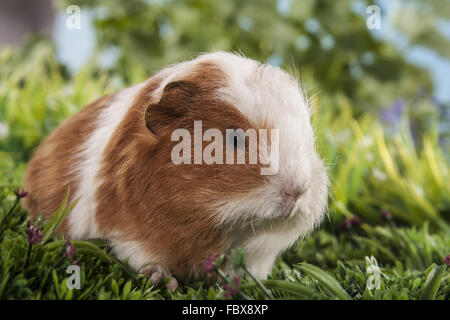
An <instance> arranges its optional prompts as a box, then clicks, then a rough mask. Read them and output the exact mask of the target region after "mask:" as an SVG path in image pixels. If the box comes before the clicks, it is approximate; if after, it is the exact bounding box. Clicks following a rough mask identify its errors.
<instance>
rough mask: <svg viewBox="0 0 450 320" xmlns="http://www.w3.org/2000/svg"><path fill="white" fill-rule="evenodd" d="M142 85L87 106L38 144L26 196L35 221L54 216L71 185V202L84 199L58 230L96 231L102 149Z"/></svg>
mask: <svg viewBox="0 0 450 320" xmlns="http://www.w3.org/2000/svg"><path fill="white" fill-rule="evenodd" d="M139 89H140V86H134V87H130V88H127V89H124V90H122V91H119V92H117V93H115V94H111V95H107V96H104V97H102V98H99V99H97V100H95V101H94V102H92V103H90V104H88V105H86V106H85V107H84V108H82V109H81V111H80V112H78V113H77V114H75V115H73V116H72V117H70V118H69V119H67V120H66V121H64V122H63V123H62V124H61V125H59V127H58V128H56V129H55V130H54V131H53V132H52V133H51V134H50V135H49V136H48V137H47V138H46V139H45V140H44V141H43V142H42V143H41V145H40V146H39V147H38V148H37V149H36V151H35V152H34V154H33V157H32V159H31V161H30V162H29V164H28V167H27V170H26V173H25V181H24V190H25V191H27V192H28V196H27V197H25V198H23V200H22V203H23V205H24V207H25V208H26V209H27V210H28V211H29V214H30V217H31V218H32V220H33V219H34V218H35V217H36V216H37V215H38V214H40V215H41V216H42V217H43V218H44V219H48V218H50V217H51V216H52V214H53V213H54V212H55V211H56V210H57V209H58V208H59V206H60V205H61V203H62V201H63V199H64V196H65V194H66V192H67V190H68V188H69V190H70V195H69V202H72V201H74V200H75V199H77V198H80V200H79V202H78V203H77V205H76V206H75V208H74V209H73V210H72V212H71V214H70V215H69V217H68V219H66V221H64V222H63V224H62V225H61V226H60V228H59V230H58V232H60V233H64V234H67V235H70V236H72V237H74V238H81V237H83V236H89V235H91V236H95V235H93V234H88V233H89V228H90V226H92V225H94V223H93V222H94V221H93V220H92V219H94V215H95V202H94V201H95V192H96V186H95V177H96V175H97V171H98V169H99V168H98V167H99V166H100V161H101V160H102V152H103V149H104V148H105V147H106V144H107V143H108V141H109V138H110V136H111V135H112V133H113V131H114V127H115V126H117V125H118V124H119V123H120V121H121V118H122V117H123V116H124V114H125V113H126V112H127V111H128V108H129V106H131V104H132V101H133V99H134V97H135V94H136V93H137V92H138V90H139ZM71 220H72V221H73V222H72V221H71ZM74 220H76V221H74ZM74 226H75V229H76V230H74Z"/></svg>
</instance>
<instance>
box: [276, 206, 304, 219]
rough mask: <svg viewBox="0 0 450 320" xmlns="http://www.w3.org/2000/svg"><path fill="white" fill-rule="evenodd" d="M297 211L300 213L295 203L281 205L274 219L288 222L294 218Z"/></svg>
mask: <svg viewBox="0 0 450 320" xmlns="http://www.w3.org/2000/svg"><path fill="white" fill-rule="evenodd" d="M296 211H298V210H296V205H295V203H292V204H284V203H281V204H279V205H278V206H277V208H276V209H275V212H274V214H273V217H274V218H275V219H276V220H278V219H280V220H286V219H289V218H290V217H292V216H293V215H294V214H295V212H296Z"/></svg>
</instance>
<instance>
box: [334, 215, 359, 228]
mask: <svg viewBox="0 0 450 320" xmlns="http://www.w3.org/2000/svg"><path fill="white" fill-rule="evenodd" d="M360 225H361V219H359V218H358V217H357V216H354V217H353V218H346V219H345V220H344V221H343V222H342V223H341V224H340V225H339V229H340V230H350V229H352V228H358V227H359V226H360Z"/></svg>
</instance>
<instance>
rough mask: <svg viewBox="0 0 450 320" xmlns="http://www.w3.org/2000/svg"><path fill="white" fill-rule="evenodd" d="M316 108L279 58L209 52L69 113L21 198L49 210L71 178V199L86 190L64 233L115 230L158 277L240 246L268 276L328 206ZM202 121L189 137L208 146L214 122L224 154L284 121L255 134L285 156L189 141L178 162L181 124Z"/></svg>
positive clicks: (189, 129)
mask: <svg viewBox="0 0 450 320" xmlns="http://www.w3.org/2000/svg"><path fill="white" fill-rule="evenodd" d="M310 116H311V110H310V107H309V105H308V100H307V99H306V97H305V95H304V93H303V91H302V88H301V86H300V84H299V82H298V81H297V80H296V79H294V78H293V77H292V76H290V75H289V74H288V73H287V72H285V71H283V70H282V69H280V68H277V67H273V66H268V65H263V64H260V63H258V62H256V61H254V60H251V59H248V58H245V57H242V56H239V55H235V54H231V53H226V52H214V53H208V54H203V55H200V56H199V57H197V58H195V59H193V60H191V61H187V62H182V63H179V64H175V65H173V66H170V67H167V68H165V69H163V70H162V71H160V72H158V73H156V74H155V75H153V76H152V77H150V78H149V79H148V80H146V81H145V82H143V83H141V84H138V85H134V86H131V87H128V88H125V89H123V90H121V91H119V92H117V93H114V94H110V95H107V96H104V97H102V98H99V99H98V100H96V101H94V102H92V103H91V104H89V105H87V106H86V107H84V108H83V109H81V111H80V112H79V113H77V114H75V115H74V116H72V117H71V118H69V119H67V120H66V121H65V122H63V123H62V124H61V125H60V126H59V127H58V128H57V129H56V130H54V131H53V133H52V134H50V135H49V136H48V137H47V138H46V139H45V140H44V141H43V142H42V144H41V145H40V146H39V147H38V148H37V150H36V151H35V152H34V155H33V157H32V159H31V161H30V162H29V164H28V167H27V171H26V174H25V184H24V188H25V190H26V191H27V192H28V197H26V198H24V199H23V201H24V205H25V207H26V208H27V209H28V211H29V213H30V216H31V218H35V217H36V216H37V215H38V214H40V215H42V216H43V218H49V217H50V216H51V215H52V213H54V212H55V211H56V209H57V208H58V207H59V205H60V203H61V202H62V200H63V198H64V195H65V193H66V192H67V190H68V188H69V190H70V201H74V200H75V199H78V198H79V201H78V203H77V204H76V206H75V207H74V208H73V210H72V212H71V213H70V214H69V215H68V217H67V219H66V220H65V221H64V222H63V224H62V225H61V226H60V228H59V230H58V232H59V233H60V234H65V235H66V237H67V238H70V239H88V238H103V239H106V240H108V241H109V242H110V244H111V247H112V248H113V251H114V252H115V254H116V256H117V257H118V258H119V259H123V260H127V261H128V264H129V265H130V267H132V268H133V269H134V270H136V271H140V272H143V273H146V274H148V275H149V276H151V277H152V279H153V280H155V281H157V279H159V278H161V277H162V276H168V275H171V277H175V278H177V279H192V278H196V279H202V278H204V277H205V276H206V274H205V272H204V271H203V268H202V266H203V263H204V261H205V259H206V258H207V257H208V256H210V255H211V254H213V253H214V254H215V253H218V254H222V253H225V254H226V253H228V252H230V250H232V249H233V248H241V249H242V250H243V252H244V253H245V259H246V264H247V267H248V268H249V270H251V271H252V272H253V274H254V275H255V276H256V277H258V278H261V279H263V278H266V277H267V276H268V274H269V273H270V272H271V270H272V267H273V264H274V262H275V259H276V257H277V256H278V255H279V254H280V253H281V252H283V251H284V250H285V249H287V248H288V247H289V246H291V245H292V244H293V243H294V242H295V241H296V240H297V239H299V238H302V237H304V236H305V235H307V234H308V233H309V232H310V231H311V230H313V229H314V228H315V227H316V226H317V225H318V224H319V223H320V222H321V220H322V218H323V216H324V212H325V211H326V206H327V198H328V178H327V172H326V168H325V166H324V164H323V161H322V160H321V159H320V157H319V155H318V154H317V152H316V148H315V137H314V133H313V128H312V125H311V122H310ZM199 123H200V124H201V128H202V132H203V133H204V134H205V135H204V136H203V138H202V137H200V139H201V140H200V141H198V139H197V138H194V139H192V140H191V141H188V142H187V145H188V146H192V145H193V149H195V147H197V146H199V147H200V148H204V149H203V151H205V150H206V148H208V145H209V144H211V143H212V141H213V139H212V138H211V135H210V136H209V138H208V137H207V135H206V133H207V132H208V130H215V131H212V132H214V133H216V134H217V133H223V136H224V137H225V138H224V139H223V141H222V142H223V149H221V148H217V149H215V152H214V155H215V156H218V155H219V154H220V153H221V152H220V151H225V152H228V151H229V150H231V151H233V150H234V151H236V157H237V156H238V155H239V154H240V155H244V157H245V159H247V158H249V157H250V155H251V153H250V150H249V148H247V146H246V142H247V141H250V139H249V138H250V137H249V136H250V135H247V132H250V130H251V129H254V130H256V132H262V130H267V131H270V130H277V136H272V135H270V136H269V135H268V137H267V139H263V138H261V137H260V138H259V140H258V143H257V145H258V148H262V149H264V148H265V146H267V147H268V146H272V145H273V144H274V143H275V138H276V140H277V141H276V144H277V149H276V150H275V151H274V150H272V151H271V153H270V155H269V156H267V157H266V158H265V160H271V159H272V160H276V163H277V164H276V166H272V168H274V170H273V172H272V174H263V169H264V168H268V165H267V161H266V162H265V163H264V164H263V163H261V162H258V161H257V162H256V163H250V161H245V162H244V163H237V162H233V163H228V162H227V163H225V161H220V160H221V159H219V157H216V158H215V161H212V163H211V161H208V163H205V161H202V159H201V155H202V153H201V152H202V151H201V150H200V152H199V151H196V150H194V152H188V151H186V150H182V151H183V153H184V152H186V154H183V155H182V159H184V160H186V161H184V162H183V161H181V163H180V161H174V154H175V156H177V155H180V154H181V152H175V151H174V150H179V144H180V141H181V136H180V135H176V134H174V133H175V132H180V131H179V130H181V132H182V133H188V134H191V135H192V136H193V137H194V136H195V132H194V131H195V130H197V129H198V124H199ZM230 129H233V130H232V131H236V132H237V129H242V131H240V132H241V136H239V134H235V135H234V136H233V137H232V138H231V139H227V136H226V135H227V134H228V132H229V130H230ZM177 130H178V131H177ZM209 132H211V131H209ZM242 132H244V135H242ZM214 137H215V140H214V142H216V140H217V141H218V137H217V136H214ZM274 137H275V138H274ZM193 140H196V143H197V145H194V141H193ZM239 141H240V142H239ZM263 141H265V142H266V144H267V145H263V144H262V143H260V142H263ZM185 142H186V141H185ZM242 142H244V143H242ZM198 144H199V145H198ZM261 146H263V147H261ZM177 147H178V149H177ZM266 151H267V150H266ZM216 152H217V154H215V153H216ZM272 152H273V154H272ZM257 153H261V150H258V151H257ZM275 153H276V154H277V159H274V157H273V155H275ZM198 155H200V161H199V159H198V158H196V156H198ZM227 156H228V154H227ZM233 157H234V154H233ZM175 160H177V159H175ZM203 160H205V159H203ZM241 162H242V161H241Z"/></svg>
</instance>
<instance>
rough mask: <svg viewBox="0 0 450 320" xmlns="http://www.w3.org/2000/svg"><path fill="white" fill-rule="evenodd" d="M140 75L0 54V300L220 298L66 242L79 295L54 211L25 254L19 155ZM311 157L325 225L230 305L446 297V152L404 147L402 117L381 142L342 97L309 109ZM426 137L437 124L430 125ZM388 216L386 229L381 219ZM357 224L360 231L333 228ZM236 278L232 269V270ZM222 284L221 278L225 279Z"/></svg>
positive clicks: (37, 55) (88, 244) (217, 289)
mask: <svg viewBox="0 0 450 320" xmlns="http://www.w3.org/2000/svg"><path fill="white" fill-rule="evenodd" d="M146 76H147V75H145V74H143V73H142V72H141V71H140V70H139V68H136V69H130V70H129V71H128V74H127V80H126V81H125V80H123V78H122V77H121V76H120V75H117V74H115V73H113V72H105V71H103V70H100V69H98V68H96V67H95V66H94V65H87V66H86V67H85V68H84V69H83V70H81V71H80V72H78V73H77V74H75V75H73V76H70V77H69V76H68V75H67V74H66V73H65V72H64V70H61V68H60V67H59V66H58V64H57V62H56V59H55V58H54V55H53V51H52V49H51V47H50V46H49V45H48V44H46V43H43V42H42V43H38V44H37V45H35V46H34V47H33V48H31V49H29V50H27V51H24V52H22V53H20V52H19V53H18V52H15V51H8V50H3V51H1V52H0V122H2V123H6V124H7V125H8V127H9V134H8V135H7V136H5V137H2V138H1V137H0V299H224V291H223V287H224V285H220V284H215V285H212V286H210V285H206V284H204V283H201V282H200V283H182V284H181V285H180V288H179V289H178V290H177V291H175V292H174V293H172V292H170V291H168V290H166V289H162V288H154V287H152V285H151V282H150V280H149V279H147V278H146V277H144V276H143V275H138V274H135V273H134V272H132V271H131V270H130V269H129V268H128V267H127V265H126V262H123V261H118V260H117V259H115V258H114V256H113V255H111V253H110V249H109V248H108V247H107V244H105V243H104V242H102V241H99V240H92V241H74V242H73V244H74V246H75V247H76V249H77V255H76V257H75V258H76V260H77V261H78V263H79V264H80V265H81V275H82V281H81V289H79V290H69V289H67V286H66V279H67V278H68V276H69V275H68V274H67V273H66V268H67V267H68V266H69V265H70V263H71V262H70V261H69V259H68V258H66V257H64V256H63V252H64V251H63V249H64V243H65V241H64V239H59V238H56V237H54V236H53V235H52V230H54V228H55V226H56V225H57V223H60V222H61V220H62V219H63V218H64V215H65V214H70V213H69V211H70V210H68V207H69V204H67V203H63V206H62V207H61V210H60V211H59V212H58V214H57V215H55V219H54V220H52V221H50V222H48V221H41V222H40V227H41V230H42V232H43V233H44V240H43V241H42V242H41V243H39V244H34V245H30V244H29V242H28V240H27V236H26V232H25V229H26V228H27V226H28V219H27V214H26V212H25V211H24V210H23V209H22V208H20V205H18V206H17V207H16V208H15V210H14V211H13V212H10V209H11V208H12V207H13V205H14V203H15V202H16V198H15V195H14V192H13V191H14V190H15V189H16V188H18V187H20V185H21V183H22V177H23V172H24V169H25V166H26V162H27V160H28V159H29V157H30V154H31V152H32V150H33V148H35V147H36V146H37V145H38V144H39V142H40V141H41V140H42V139H43V138H44V137H45V136H46V135H47V134H49V133H50V132H51V131H52V130H53V129H54V128H55V127H56V126H57V125H58V124H59V123H60V122H61V121H63V120H64V119H66V118H67V117H69V116H70V115H71V114H73V113H75V112H76V111H77V110H79V108H80V107H82V106H83V105H85V104H86V103H88V102H90V101H92V100H93V99H95V98H97V97H99V96H101V95H103V94H106V93H109V92H113V91H115V90H117V89H119V88H121V87H123V86H125V85H128V84H130V83H137V82H139V81H142V80H143V79H145V77H146ZM312 106H313V109H314V116H313V122H314V126H315V128H316V131H317V133H318V149H319V151H320V153H321V155H322V156H323V158H324V159H325V160H326V163H327V166H328V168H329V175H330V179H331V181H332V188H331V195H330V206H329V213H328V217H327V218H326V221H325V223H324V225H323V226H322V228H321V229H320V230H318V231H316V232H315V233H314V234H313V235H311V237H309V238H307V239H305V240H304V241H302V242H299V243H298V244H296V245H294V246H293V247H292V248H290V249H289V250H288V251H287V252H286V253H284V255H283V256H282V257H280V258H279V259H278V260H277V262H276V264H275V267H274V269H273V273H272V275H271V276H270V278H269V279H268V280H266V281H262V283H258V282H255V281H254V280H253V279H252V277H251V274H249V273H247V272H245V263H243V262H242V261H241V262H239V263H236V268H237V269H243V270H244V271H243V273H244V274H245V275H246V276H245V278H244V279H242V280H241V284H240V289H241V293H242V295H240V296H239V297H240V298H251V299H262V298H268V297H273V298H275V299H349V298H351V299H433V298H435V299H449V297H450V293H449V292H450V277H449V271H448V270H447V269H448V268H446V264H445V263H444V262H443V259H444V258H445V257H446V255H448V254H450V251H449V250H450V249H449V248H450V231H449V230H450V227H449V218H450V217H449V216H450V184H449V183H448V181H450V176H449V175H450V174H449V159H448V150H442V148H441V147H440V146H439V144H438V134H437V132H435V131H430V132H425V133H423V134H422V136H421V138H420V141H418V143H417V142H416V143H415V142H413V139H412V138H411V134H410V130H409V128H408V119H407V118H404V119H402V121H401V123H400V125H399V128H398V130H396V131H393V132H389V134H388V133H386V130H385V128H383V126H382V124H381V123H380V122H379V120H378V119H377V117H376V114H364V115H362V116H359V117H357V118H356V117H355V116H354V115H353V114H352V110H353V108H352V104H351V101H348V100H347V99H346V98H345V97H344V96H338V97H336V96H333V97H329V96H327V95H325V94H323V95H320V96H319V97H315V98H314V99H312ZM436 128H437V125H436ZM382 211H389V212H390V213H391V214H392V217H393V218H392V219H391V220H389V221H381V220H380V213H381V212H382ZM354 216H357V217H359V218H360V219H361V221H362V223H361V225H360V226H359V227H355V228H351V229H350V230H342V229H341V228H339V226H340V225H341V223H342V221H343V220H344V219H349V218H352V217H354ZM372 256H373V257H374V259H375V260H376V262H377V264H378V265H379V267H380V270H381V281H380V288H379V289H372V290H370V289H368V288H367V285H366V284H367V280H368V278H369V277H370V275H371V273H370V272H368V269H367V268H368V265H367V259H370V257H372ZM241 271H242V270H241ZM224 276H226V275H224Z"/></svg>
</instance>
